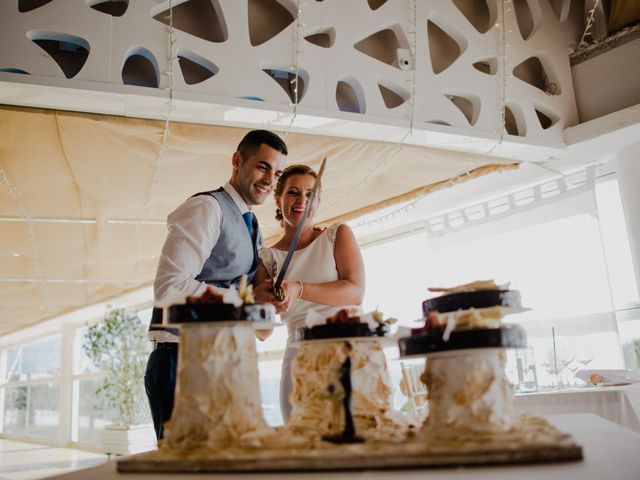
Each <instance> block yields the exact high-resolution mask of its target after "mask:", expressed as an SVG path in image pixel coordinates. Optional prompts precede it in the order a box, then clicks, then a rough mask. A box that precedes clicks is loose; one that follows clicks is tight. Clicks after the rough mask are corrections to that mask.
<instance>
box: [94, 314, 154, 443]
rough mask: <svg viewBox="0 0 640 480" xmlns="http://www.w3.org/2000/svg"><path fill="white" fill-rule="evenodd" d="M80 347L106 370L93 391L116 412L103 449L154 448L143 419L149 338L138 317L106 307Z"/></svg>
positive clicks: (152, 438)
mask: <svg viewBox="0 0 640 480" xmlns="http://www.w3.org/2000/svg"><path fill="white" fill-rule="evenodd" d="M82 347H83V350H84V353H85V355H86V356H87V357H88V358H89V360H91V362H93V364H94V365H95V366H96V367H97V368H98V369H100V370H101V371H103V372H105V374H106V375H105V378H104V380H103V382H102V384H101V385H100V386H99V387H98V389H97V390H96V395H102V396H103V398H104V399H105V401H106V403H107V405H108V406H109V407H111V409H112V410H113V411H115V412H116V421H115V423H114V424H113V425H110V426H107V427H106V428H105V430H104V433H103V439H102V441H103V446H104V448H105V451H106V453H110V454H119V455H127V454H129V453H136V452H139V451H144V450H149V449H151V448H153V445H154V440H155V437H154V433H153V428H152V426H151V425H150V424H149V423H145V422H148V419H149V414H148V404H147V400H146V396H145V392H144V371H145V365H146V361H147V357H148V353H149V342H148V340H147V338H146V326H145V325H144V324H143V323H142V321H141V320H140V317H139V316H138V315H137V314H130V313H127V312H126V311H125V310H124V309H123V308H115V309H109V310H107V312H106V313H105V315H104V317H103V318H102V319H101V320H100V321H98V322H97V323H95V324H92V325H89V326H88V328H87V330H86V331H85V334H84V342H83V345H82Z"/></svg>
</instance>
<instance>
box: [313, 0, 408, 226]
mask: <svg viewBox="0 0 640 480" xmlns="http://www.w3.org/2000/svg"><path fill="white" fill-rule="evenodd" d="M408 10H409V12H410V16H409V22H410V24H411V28H410V29H409V31H408V32H407V36H408V37H409V38H410V39H411V41H410V47H409V51H410V55H411V67H412V68H411V73H410V75H409V79H408V81H409V84H410V88H409V92H410V96H409V112H408V127H407V130H406V132H405V133H404V134H403V135H402V137H400V139H399V140H398V141H397V142H396V143H395V144H393V147H392V148H391V149H389V151H388V152H387V154H386V155H384V154H383V155H382V156H381V158H380V160H378V162H376V164H375V165H374V166H373V167H371V168H369V169H368V170H367V173H366V174H365V175H364V177H362V178H361V179H360V181H358V182H356V183H354V184H353V185H352V186H351V187H350V188H349V189H348V190H347V191H346V192H345V193H343V194H342V195H338V196H336V198H335V200H334V201H332V202H330V203H328V204H327V205H325V206H324V207H323V208H322V209H321V210H320V212H319V214H320V215H322V214H323V213H326V212H327V211H330V210H331V209H332V208H334V207H336V206H337V205H340V204H342V203H343V202H345V201H347V200H349V199H350V198H351V196H352V195H353V194H354V193H355V192H356V191H357V190H359V189H360V188H361V187H363V186H364V185H367V184H368V183H369V180H370V179H371V177H373V176H374V175H375V174H376V173H377V172H378V171H379V170H380V169H381V168H383V167H385V166H386V165H387V164H388V163H389V162H390V161H391V159H393V158H394V157H395V156H396V155H397V154H398V153H399V152H400V151H401V150H402V148H403V146H404V145H405V141H406V140H407V138H409V136H411V135H413V125H414V118H415V109H416V101H415V97H416V50H417V43H418V34H417V30H418V24H417V6H416V0H411V7H410V8H409V9H408Z"/></svg>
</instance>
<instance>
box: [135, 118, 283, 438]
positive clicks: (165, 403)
mask: <svg viewBox="0 0 640 480" xmlns="http://www.w3.org/2000/svg"><path fill="white" fill-rule="evenodd" d="M287 153H288V151H287V146H286V144H285V143H284V141H283V140H282V139H281V138H280V137H279V136H278V135H276V134H275V133H273V132H269V131H267V130H253V131H251V132H249V133H248V134H247V135H245V137H244V138H243V139H242V141H241V142H240V144H239V145H238V148H237V151H236V152H235V153H234V154H233V155H232V157H231V165H232V173H231V179H230V180H229V182H227V183H226V184H225V185H224V186H222V187H220V188H218V189H217V190H213V191H210V192H201V193H197V194H195V195H194V196H192V197H191V198H188V199H187V200H186V201H184V202H183V203H182V204H181V205H180V206H179V207H178V208H177V209H176V210H175V211H173V212H172V213H171V214H169V216H168V217H167V228H168V230H169V232H168V234H167V238H166V240H165V243H164V245H163V247H162V253H161V255H160V260H159V262H158V270H157V272H156V279H155V282H154V284H153V288H154V297H155V299H154V306H155V307H156V308H154V309H153V315H152V318H151V325H150V326H149V338H150V339H151V340H152V341H153V342H154V350H153V351H152V352H151V355H150V356H149V360H148V362H147V369H146V373H145V389H146V391H147V397H148V398H149V406H150V408H151V416H152V417H153V424H154V428H155V431H156V436H157V438H158V439H161V438H162V437H163V427H164V423H165V422H166V421H167V420H169V418H170V417H171V411H172V410H173V400H174V390H175V384H176V365H177V359H178V335H177V334H178V332H177V330H176V329H173V328H166V327H163V326H162V309H161V308H160V307H165V306H169V304H171V303H173V301H174V300H175V299H184V298H185V297H187V296H193V295H196V296H197V295H202V294H203V293H205V292H207V291H219V289H224V288H230V287H235V288H237V287H238V283H239V282H240V278H241V277H242V275H244V274H246V275H248V277H249V280H251V279H252V278H253V275H254V274H255V272H256V269H257V267H258V264H259V261H258V254H257V249H258V248H259V247H260V246H261V244H262V236H261V235H260V229H259V227H258V222H257V220H256V218H255V216H254V215H253V213H252V212H251V207H252V206H253V205H260V204H262V203H264V201H265V200H266V199H267V198H268V196H269V195H270V194H271V192H272V191H273V189H274V188H275V186H276V183H277V181H278V178H279V177H280V175H281V174H282V170H283V168H284V162H285V159H284V156H286V155H287ZM269 288H270V286H269V285H261V286H258V287H256V289H255V293H256V296H260V295H261V293H263V292H261V289H269Z"/></svg>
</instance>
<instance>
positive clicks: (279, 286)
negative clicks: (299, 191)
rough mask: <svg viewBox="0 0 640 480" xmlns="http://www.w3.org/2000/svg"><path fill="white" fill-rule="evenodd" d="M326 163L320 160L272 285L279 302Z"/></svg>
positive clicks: (283, 293) (324, 159)
mask: <svg viewBox="0 0 640 480" xmlns="http://www.w3.org/2000/svg"><path fill="white" fill-rule="evenodd" d="M326 163H327V157H324V158H323V159H322V163H321V164H320V171H319V172H318V176H317V177H316V182H315V183H314V184H313V188H312V189H311V194H310V195H309V199H308V200H307V204H306V205H305V207H304V213H303V214H302V218H301V219H300V222H299V223H298V226H297V227H296V232H295V233H294V234H293V239H292V240H291V245H289V250H288V251H287V256H286V257H285V258H284V262H283V263H282V268H280V272H278V276H277V278H276V281H275V283H274V284H273V295H274V296H275V297H276V299H277V300H278V301H279V302H282V301H283V300H284V299H285V292H284V288H282V281H283V280H284V276H285V274H286V273H287V269H288V268H289V264H290V263H291V259H292V258H293V252H295V251H296V247H297V246H298V240H300V234H301V233H302V227H303V226H304V224H305V223H306V221H307V216H308V215H309V208H311V204H312V203H313V199H314V198H315V197H316V192H317V191H318V187H320V179H321V178H322V174H323V173H324V166H325V164H326Z"/></svg>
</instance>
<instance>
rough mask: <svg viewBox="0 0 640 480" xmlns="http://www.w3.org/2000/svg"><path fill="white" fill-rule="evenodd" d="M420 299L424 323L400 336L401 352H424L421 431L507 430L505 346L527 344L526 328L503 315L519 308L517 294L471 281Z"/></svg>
mask: <svg viewBox="0 0 640 480" xmlns="http://www.w3.org/2000/svg"><path fill="white" fill-rule="evenodd" d="M436 291H441V292H443V295H441V296H439V297H436V298H433V299H429V300H426V301H425V302H423V312H424V316H425V326H424V327H422V328H419V329H414V330H413V331H412V335H411V336H410V337H406V338H402V339H400V341H399V347H400V354H401V356H404V357H407V356H412V355H426V356H427V357H428V358H427V361H426V367H425V372H424V374H423V379H424V381H425V384H426V386H427V392H428V399H429V416H428V417H427V420H426V422H425V424H424V425H423V428H422V432H421V434H422V435H437V436H438V437H443V436H444V437H446V436H458V435H460V433H462V432H469V433H474V432H475V433H481V434H482V433H491V432H506V431H509V430H510V429H511V428H512V427H513V425H514V416H513V387H512V385H511V383H510V382H509V380H508V379H507V377H506V374H505V368H504V367H505V353H504V349H506V348H522V347H525V346H526V335H525V332H524V330H523V329H522V328H521V327H519V326H517V325H505V324H503V323H502V318H503V317H504V316H505V315H506V314H508V313H513V312H516V311H521V310H522V306H521V304H520V294H519V292H517V291H514V290H508V289H505V288H501V287H499V286H498V285H496V284H495V283H494V282H493V281H483V282H474V283H472V284H467V285H461V286H458V287H454V288H452V289H437V290H436Z"/></svg>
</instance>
